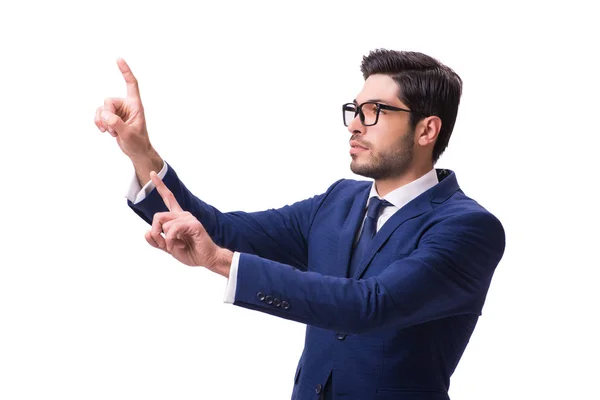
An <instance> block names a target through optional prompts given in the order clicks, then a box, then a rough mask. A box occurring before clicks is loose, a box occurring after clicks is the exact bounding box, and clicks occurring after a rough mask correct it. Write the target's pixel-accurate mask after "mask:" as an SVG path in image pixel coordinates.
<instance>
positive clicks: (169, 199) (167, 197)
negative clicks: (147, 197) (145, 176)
mask: <svg viewBox="0 0 600 400" xmlns="http://www.w3.org/2000/svg"><path fill="white" fill-rule="evenodd" d="M150 179H151V180H152V183H154V186H156V190H157V191H158V194H160V197H162V199H163V201H164V202H165V205H166V206H167V208H168V209H169V211H174V212H181V211H183V208H181V206H180V205H179V203H178V202H177V200H176V199H175V195H174V194H173V192H171V191H170V190H169V188H168V187H167V185H165V183H164V182H163V181H162V179H160V178H159V177H158V175H156V172H154V171H152V172H150Z"/></svg>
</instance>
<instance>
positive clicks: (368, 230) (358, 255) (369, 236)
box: [348, 197, 392, 278]
mask: <svg viewBox="0 0 600 400" xmlns="http://www.w3.org/2000/svg"><path fill="white" fill-rule="evenodd" d="M384 205H385V206H391V205H392V204H391V203H389V202H388V201H386V200H383V199H380V198H378V197H371V199H370V200H369V207H368V208H367V217H366V218H365V223H364V225H363V228H362V232H361V234H360V238H359V239H358V242H357V243H356V246H354V250H353V251H352V259H351V261H350V269H349V271H348V277H350V278H352V277H353V276H354V274H355V273H356V269H357V268H358V264H360V262H361V261H362V259H363V257H364V256H365V252H366V250H367V248H368V247H369V245H370V244H371V241H372V240H373V238H374V237H375V233H376V232H377V219H378V218H379V213H380V212H381V210H382V208H383V206H384Z"/></svg>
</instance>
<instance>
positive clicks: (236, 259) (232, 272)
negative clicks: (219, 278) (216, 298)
mask: <svg viewBox="0 0 600 400" xmlns="http://www.w3.org/2000/svg"><path fill="white" fill-rule="evenodd" d="M239 263H240V253H238V252H237V251H235V252H234V253H233V258H232V260H231V268H230V269H229V279H227V286H226V287H225V298H224V299H223V302H225V303H228V304H233V302H234V301H235V289H236V287H237V272H238V265H239Z"/></svg>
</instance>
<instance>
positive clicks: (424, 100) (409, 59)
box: [360, 49, 462, 164]
mask: <svg viewBox="0 0 600 400" xmlns="http://www.w3.org/2000/svg"><path fill="white" fill-rule="evenodd" d="M360 70H361V72H362V73H363V76H364V78H365V80H366V79H367V78H368V77H369V76H371V75H374V74H384V75H388V76H390V77H391V78H392V79H394V80H395V81H396V83H397V84H398V86H400V92H399V93H398V98H399V99H400V101H402V102H403V103H404V104H406V105H407V106H408V107H409V108H410V109H411V110H412V111H414V112H413V113H411V114H410V123H411V124H412V127H413V128H415V127H416V126H417V123H418V122H419V121H420V120H422V119H423V118H425V117H427V116H430V115H435V116H437V117H439V118H440V119H441V120H442V127H441V129H440V132H439V134H438V138H437V141H436V143H435V146H434V148H433V154H432V158H433V163H434V164H435V162H436V161H437V160H438V158H439V157H440V156H441V155H442V153H443V152H444V150H446V147H447V146H448V142H449V141H450V135H451V134H452V129H454V123H455V122H456V114H457V113H458V104H459V103H460V96H461V93H462V80H461V79H460V77H459V76H458V75H457V74H456V72H454V71H453V70H452V69H450V68H449V67H447V66H445V65H444V64H442V63H441V62H439V61H438V60H436V59H434V58H432V57H430V56H428V55H426V54H423V53H417V52H412V51H395V50H385V49H377V50H373V51H371V52H370V53H369V55H368V56H364V57H363V61H362V64H361V66H360Z"/></svg>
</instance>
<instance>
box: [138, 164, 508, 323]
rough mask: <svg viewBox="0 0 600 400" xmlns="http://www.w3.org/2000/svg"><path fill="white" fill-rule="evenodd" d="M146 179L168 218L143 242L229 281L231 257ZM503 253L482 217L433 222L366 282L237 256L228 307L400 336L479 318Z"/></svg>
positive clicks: (498, 236)
mask: <svg viewBox="0 0 600 400" xmlns="http://www.w3.org/2000/svg"><path fill="white" fill-rule="evenodd" d="M151 175H152V181H153V182H154V183H155V184H156V187H157V189H158V191H159V193H160V194H161V197H162V198H163V200H164V201H165V204H166V206H167V207H168V209H169V210H170V212H168V213H162V214H160V215H159V216H158V217H156V216H155V218H154V221H153V223H152V230H151V231H149V232H148V233H147V234H146V240H147V241H148V242H149V243H150V244H151V245H153V246H154V247H159V248H161V249H163V250H165V251H167V252H169V253H170V254H171V255H173V257H175V258H176V259H178V260H179V261H181V262H182V263H184V264H186V265H190V266H198V265H202V266H206V267H207V268H208V269H210V270H212V271H214V272H217V273H219V274H221V275H223V276H227V277H228V276H229V274H230V265H231V261H232V259H233V257H232V256H233V253H232V252H231V251H229V250H227V249H223V248H220V247H218V246H217V245H216V244H215V243H214V242H213V241H212V240H211V239H210V236H209V235H208V234H207V232H206V231H205V230H204V227H203V226H202V224H201V223H200V222H199V221H198V220H197V219H196V218H194V216H193V215H192V214H190V213H188V212H185V211H183V210H182V209H181V207H180V206H179V204H178V203H177V201H176V199H175V197H174V196H173V195H172V193H170V192H169V190H168V189H167V188H166V186H165V185H164V183H162V181H160V179H159V178H158V177H157V176H156V174H151ZM161 232H164V233H165V237H164V238H163V237H162V236H161ZM504 247H505V234H504V229H503V228H502V225H501V224H500V221H498V219H496V217H494V216H493V215H492V214H490V213H488V212H486V211H480V212H470V213H464V214H461V215H457V216H454V217H451V218H447V219H445V220H443V221H441V222H438V223H437V224H435V225H434V226H432V227H431V228H430V229H429V230H428V231H427V232H426V233H424V234H423V236H422V238H421V241H420V243H419V246H418V247H417V249H416V250H415V251H413V252H412V253H411V254H410V255H409V256H408V257H406V258H404V259H401V260H398V261H395V262H394V263H392V264H390V265H389V266H387V267H386V268H385V269H384V270H383V271H382V272H381V273H380V274H379V275H377V276H375V277H370V278H368V279H362V280H355V279H353V278H341V277H332V276H326V275H321V274H319V273H316V272H311V271H308V272H302V271H299V270H297V269H295V268H294V267H292V266H289V265H286V264H282V263H279V262H276V261H271V260H267V259H264V258H261V257H259V256H256V255H252V254H246V253H241V255H240V257H239V265H238V266H237V275H236V278H237V287H236V290H235V301H234V304H236V305H238V306H241V307H245V308H249V309H253V310H258V311H261V312H264V313H268V314H272V315H275V316H278V317H281V318H285V319H290V320H293V321H297V322H301V323H305V324H308V325H313V326H316V327H320V328H323V329H328V330H334V331H338V332H344V333H355V334H361V333H366V332H371V331H375V330H378V329H381V328H385V327H387V326H395V327H398V328H399V329H402V328H405V327H408V326H412V325H417V324H420V323H424V322H427V321H432V320H436V319H440V318H445V317H451V316H455V315H461V314H477V315H479V314H480V312H481V308H482V306H483V303H484V300H485V297H486V295H487V290H488V287H489V284H490V281H491V279H492V275H493V273H494V270H495V268H496V266H497V265H498V263H499V262H500V259H501V258H502V255H503V254H504Z"/></svg>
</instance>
